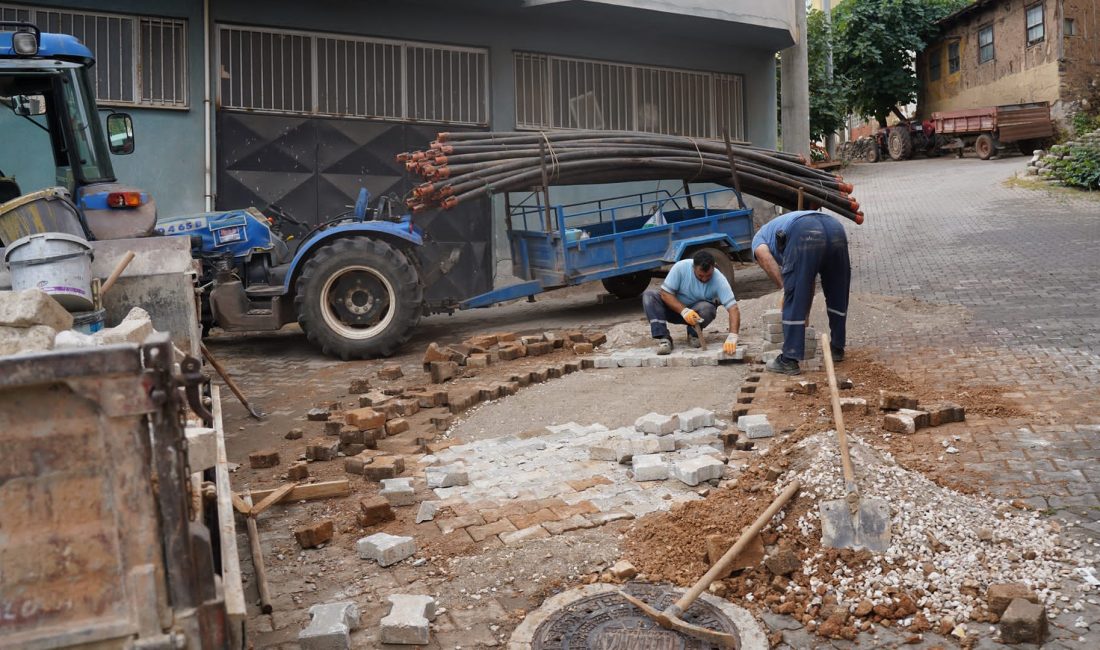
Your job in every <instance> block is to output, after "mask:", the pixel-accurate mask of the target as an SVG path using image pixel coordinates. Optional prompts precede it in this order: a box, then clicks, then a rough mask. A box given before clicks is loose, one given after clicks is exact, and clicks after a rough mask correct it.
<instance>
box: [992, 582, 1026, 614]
mask: <svg viewBox="0 0 1100 650" xmlns="http://www.w3.org/2000/svg"><path fill="white" fill-rule="evenodd" d="M1017 598H1023V599H1024V600H1027V601H1030V602H1033V603H1036V604H1038V603H1039V596H1038V595H1036V593H1035V592H1034V591H1032V589H1031V587H1028V586H1027V585H1025V584H1022V583H1019V582H1011V583H1000V584H993V585H989V589H987V590H986V593H985V601H986V603H987V604H988V605H989V611H991V612H993V613H994V614H996V615H998V616H1000V615H1002V614H1004V612H1005V610H1006V609H1008V606H1009V605H1010V604H1011V603H1012V601H1013V600H1015V599H1017Z"/></svg>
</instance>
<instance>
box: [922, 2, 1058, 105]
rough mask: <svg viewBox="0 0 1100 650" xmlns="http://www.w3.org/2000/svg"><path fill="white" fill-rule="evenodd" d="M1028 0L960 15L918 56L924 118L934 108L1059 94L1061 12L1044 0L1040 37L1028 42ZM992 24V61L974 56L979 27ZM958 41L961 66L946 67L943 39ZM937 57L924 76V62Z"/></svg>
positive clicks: (1049, 97)
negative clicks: (934, 69)
mask: <svg viewBox="0 0 1100 650" xmlns="http://www.w3.org/2000/svg"><path fill="white" fill-rule="evenodd" d="M1034 4H1035V3H1034V2H1031V1H1028V0H1000V2H993V3H990V4H989V5H988V6H986V7H984V8H981V9H978V10H976V11H974V12H973V13H970V14H968V15H965V16H962V17H961V18H959V19H958V20H957V22H955V23H954V24H952V25H951V26H949V27H948V28H947V29H946V30H945V33H944V36H943V37H942V38H941V39H940V40H939V41H938V42H937V43H935V44H933V45H931V46H930V47H928V48H926V49H925V50H924V51H923V52H922V53H921V54H920V55H919V56H918V57H917V70H918V75H919V78H920V83H921V92H920V101H919V111H918V112H919V115H920V116H921V117H922V118H928V117H929V116H931V114H932V113H933V112H935V111H945V110H959V109H964V108H979V107H982V106H995V105H1000V104H1017V103H1023V102H1038V101H1048V102H1050V103H1051V104H1056V103H1057V102H1058V100H1059V98H1060V94H1059V73H1058V65H1059V64H1058V58H1059V44H1060V41H1061V39H1060V35H1061V18H1060V17H1059V16H1058V2H1057V0H1044V2H1043V3H1042V4H1043V21H1044V30H1045V37H1044V39H1043V40H1042V41H1040V42H1038V43H1035V44H1033V45H1028V44H1027V27H1026V20H1025V15H1026V7H1030V6H1033V5H1034ZM986 25H992V26H993V46H994V56H993V60H992V61H986V62H985V63H979V61H978V32H979V31H980V30H981V28H982V27H984V26H986ZM952 41H958V43H959V57H960V68H959V71H958V72H956V73H953V74H952V73H950V72H949V67H948V44H949V43H951V42H952ZM932 57H939V58H940V66H941V76H940V79H939V80H937V81H933V80H931V79H930V78H929V62H930V59H931V58H932Z"/></svg>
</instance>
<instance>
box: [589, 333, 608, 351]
mask: <svg viewBox="0 0 1100 650" xmlns="http://www.w3.org/2000/svg"><path fill="white" fill-rule="evenodd" d="M588 342H589V343H591V344H592V346H593V347H597V348H598V347H600V346H601V345H603V344H604V343H607V335H606V334H604V333H603V332H597V333H595V334H589V335H588Z"/></svg>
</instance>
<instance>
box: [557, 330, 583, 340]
mask: <svg viewBox="0 0 1100 650" xmlns="http://www.w3.org/2000/svg"><path fill="white" fill-rule="evenodd" d="M562 336H564V337H565V340H566V341H569V342H570V343H585V342H587V341H588V337H586V336H585V335H584V332H582V331H580V330H566V331H565V332H563V333H562Z"/></svg>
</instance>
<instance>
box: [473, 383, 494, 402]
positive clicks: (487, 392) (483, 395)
mask: <svg viewBox="0 0 1100 650" xmlns="http://www.w3.org/2000/svg"><path fill="white" fill-rule="evenodd" d="M477 390H478V398H479V399H480V400H481V401H482V402H489V401H492V400H495V399H499V398H500V386H499V385H497V384H490V385H488V386H479V387H478V389H477Z"/></svg>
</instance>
